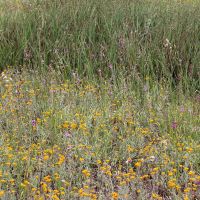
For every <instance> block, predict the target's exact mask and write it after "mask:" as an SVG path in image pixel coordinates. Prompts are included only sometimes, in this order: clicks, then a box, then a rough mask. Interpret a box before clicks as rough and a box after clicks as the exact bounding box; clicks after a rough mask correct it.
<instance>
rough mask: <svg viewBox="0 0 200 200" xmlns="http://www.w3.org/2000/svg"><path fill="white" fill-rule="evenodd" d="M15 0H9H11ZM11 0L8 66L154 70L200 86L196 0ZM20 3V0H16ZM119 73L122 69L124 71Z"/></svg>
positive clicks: (0, 53) (0, 46) (3, 37)
mask: <svg viewBox="0 0 200 200" xmlns="http://www.w3.org/2000/svg"><path fill="white" fill-rule="evenodd" d="M5 2H7V3H5ZM5 2H4V1H3V2H1V8H2V11H1V18H0V30H1V31H0V41H1V42H0V67H1V69H2V68H5V67H6V66H8V65H11V66H14V67H15V66H17V67H19V66H25V67H26V68H29V69H42V70H43V71H46V70H49V68H56V69H58V71H61V72H62V73H61V74H63V75H64V76H68V77H69V75H71V74H72V72H74V71H76V72H77V73H78V74H80V75H82V76H86V77H94V76H96V75H98V76H99V72H101V76H102V77H103V78H110V77H111V76H112V73H110V69H109V66H112V68H113V70H114V71H115V73H116V74H117V75H119V74H121V75H122V76H121V77H122V78H125V77H127V75H128V76H129V77H131V78H132V79H136V77H139V78H140V79H141V80H143V79H144V78H146V77H151V80H153V82H157V81H158V82H160V81H161V82H167V83H168V84H169V85H171V86H176V85H181V87H182V89H183V90H185V91H190V92H195V91H196V90H198V89H199V82H198V80H199V62H200V46H199V41H200V36H199V32H200V21H199V17H200V16H199V15H200V14H199V4H198V3H194V2H189V1H182V2H180V1H176V0H172V1H157V0H155V1H148V0H139V1H138V0H137V1H136V0H129V1H122V0H113V1H108V0H98V1H97V0H83V1H79V0H73V1H70V0H66V1H62V0H60V1H58V0H54V1H5ZM16 2H17V3H16ZM117 77H119V76H117Z"/></svg>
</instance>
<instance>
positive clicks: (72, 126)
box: [70, 122, 78, 129]
mask: <svg viewBox="0 0 200 200" xmlns="http://www.w3.org/2000/svg"><path fill="white" fill-rule="evenodd" d="M70 127H71V128H72V129H77V127H78V125H77V124H76V123H74V122H72V123H71V125H70Z"/></svg>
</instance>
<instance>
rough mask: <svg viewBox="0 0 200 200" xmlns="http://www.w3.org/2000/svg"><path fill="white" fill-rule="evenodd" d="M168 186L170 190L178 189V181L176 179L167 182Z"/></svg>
mask: <svg viewBox="0 0 200 200" xmlns="http://www.w3.org/2000/svg"><path fill="white" fill-rule="evenodd" d="M167 185H168V187H169V188H175V187H176V181H175V179H172V180H169V181H168V182H167Z"/></svg>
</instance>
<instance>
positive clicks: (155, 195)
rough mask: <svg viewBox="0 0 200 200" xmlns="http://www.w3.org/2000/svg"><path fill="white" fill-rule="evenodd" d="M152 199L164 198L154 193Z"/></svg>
mask: <svg viewBox="0 0 200 200" xmlns="http://www.w3.org/2000/svg"><path fill="white" fill-rule="evenodd" d="M152 198H153V199H157V200H162V197H161V196H159V195H158V194H156V193H152Z"/></svg>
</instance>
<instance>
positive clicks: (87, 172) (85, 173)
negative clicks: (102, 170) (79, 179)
mask: <svg viewBox="0 0 200 200" xmlns="http://www.w3.org/2000/svg"><path fill="white" fill-rule="evenodd" d="M82 173H83V175H84V176H86V177H88V176H90V172H89V171H88V170H87V169H84V170H82Z"/></svg>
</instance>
